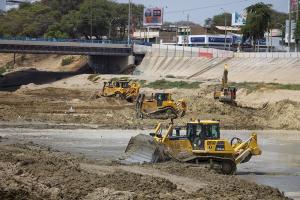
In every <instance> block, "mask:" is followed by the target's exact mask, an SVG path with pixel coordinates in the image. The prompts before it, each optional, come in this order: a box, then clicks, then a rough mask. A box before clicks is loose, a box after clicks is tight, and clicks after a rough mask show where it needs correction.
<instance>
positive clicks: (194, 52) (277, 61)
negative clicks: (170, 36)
mask: <svg viewBox="0 0 300 200" xmlns="http://www.w3.org/2000/svg"><path fill="white" fill-rule="evenodd" d="M176 48H177V49H176V53H174V52H175V48H174V46H173V48H170V46H169V47H162V46H160V47H159V49H158V48H155V46H154V48H150V49H151V51H148V52H147V54H146V56H145V58H144V59H143V61H142V63H141V65H140V66H138V68H137V71H138V73H139V74H141V75H143V74H144V75H148V76H157V77H166V76H168V75H172V76H176V77H178V78H186V79H190V80H211V79H212V80H220V79H221V77H222V73H223V67H224V64H225V63H226V64H228V65H229V79H230V81H233V82H275V83H294V84H295V83H297V84H300V53H275V52H274V53H233V52H229V51H227V52H224V51H222V50H215V49H199V48H191V47H180V48H178V47H176ZM184 48H185V49H186V50H184ZM205 51H206V52H208V53H210V54H209V56H208V54H205ZM188 52H189V53H188ZM199 52H200V53H199ZM211 53H212V55H211Z"/></svg>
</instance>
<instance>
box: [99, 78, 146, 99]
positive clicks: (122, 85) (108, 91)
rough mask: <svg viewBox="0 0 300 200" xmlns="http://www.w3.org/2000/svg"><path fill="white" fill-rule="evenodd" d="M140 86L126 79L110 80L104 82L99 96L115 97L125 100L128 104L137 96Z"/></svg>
mask: <svg viewBox="0 0 300 200" xmlns="http://www.w3.org/2000/svg"><path fill="white" fill-rule="evenodd" d="M139 91H140V84H139V83H137V82H135V81H131V80H126V79H119V80H111V81H108V82H104V85H103V88H102V92H101V94H100V95H101V96H104V97H117V98H121V99H126V100H127V101H128V102H133V101H135V100H136V97H137V96H138V95H139Z"/></svg>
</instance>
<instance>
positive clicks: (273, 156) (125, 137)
mask: <svg viewBox="0 0 300 200" xmlns="http://www.w3.org/2000/svg"><path fill="white" fill-rule="evenodd" d="M148 132H149V131H147V130H102V129H100V130H91V129H87V130H86V129H77V130H58V129H41V130H39V129H17V128H16V129H14V128H9V129H0V136H1V137H3V138H6V139H2V143H16V142H29V141H31V142H33V143H36V144H39V145H46V146H50V147H52V148H53V149H57V150H59V151H64V152H70V153H72V154H74V155H76V156H84V157H86V158H88V159H93V160H115V159H117V158H118V157H119V156H120V155H121V154H122V153H123V152H124V150H125V148H126V146H127V143H128V141H129V139H130V137H132V136H135V135H137V134H140V133H144V134H147V133H148ZM251 132H253V131H248V130H244V131H233V130H224V131H222V137H223V138H227V139H229V140H230V139H231V138H232V137H239V138H241V139H247V138H248V137H249V135H250V134H251ZM254 132H256V133H257V134H258V143H259V145H260V147H261V148H262V151H263V154H262V155H261V156H255V157H253V158H252V159H251V161H250V162H248V163H245V164H241V165H239V166H238V170H237V176H239V177H240V178H243V179H246V180H249V181H254V182H256V183H259V184H264V185H269V186H272V187H276V188H278V189H280V190H281V191H283V192H285V194H286V195H287V196H289V197H291V198H294V199H300V155H299V152H300V132H299V131H285V130H276V131H260V130H258V131H254Z"/></svg>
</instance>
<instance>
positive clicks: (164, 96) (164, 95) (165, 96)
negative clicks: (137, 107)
mask: <svg viewBox="0 0 300 200" xmlns="http://www.w3.org/2000/svg"><path fill="white" fill-rule="evenodd" d="M168 96H169V94H167V93H157V94H155V99H156V100H157V101H167V100H168Z"/></svg>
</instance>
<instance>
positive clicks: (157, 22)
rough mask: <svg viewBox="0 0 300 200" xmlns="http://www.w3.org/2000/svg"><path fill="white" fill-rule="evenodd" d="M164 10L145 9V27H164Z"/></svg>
mask: <svg viewBox="0 0 300 200" xmlns="http://www.w3.org/2000/svg"><path fill="white" fill-rule="evenodd" d="M163 15H164V13H163V9H162V8H158V7H156V8H145V9H144V19H143V24H144V26H148V27H149V26H154V27H157V26H162V24H163Z"/></svg>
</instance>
